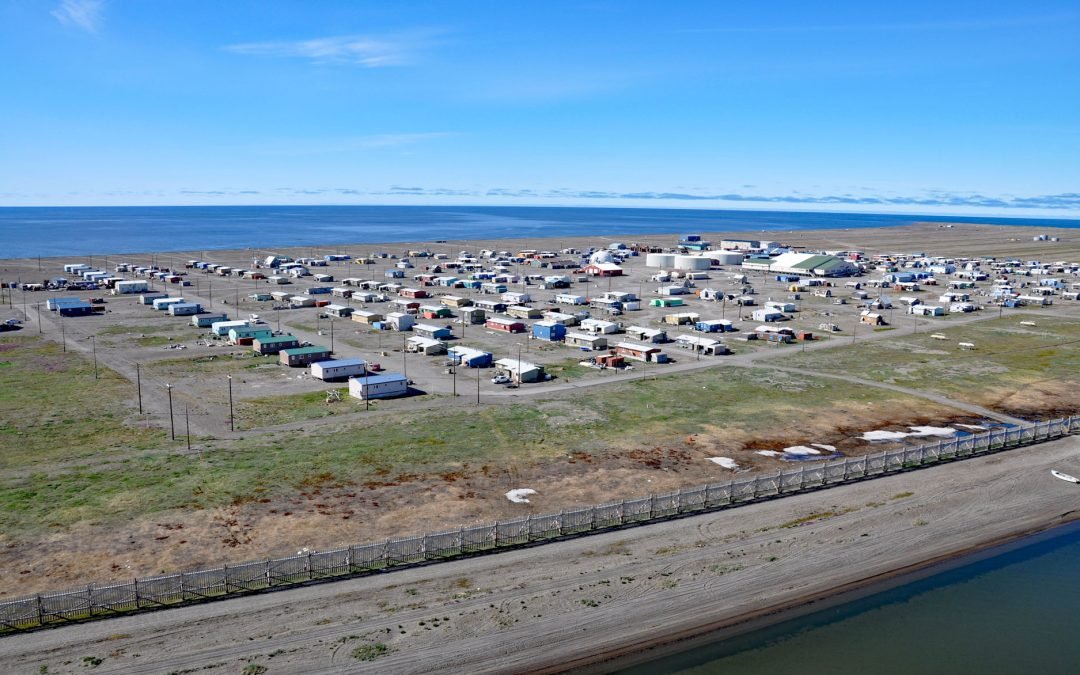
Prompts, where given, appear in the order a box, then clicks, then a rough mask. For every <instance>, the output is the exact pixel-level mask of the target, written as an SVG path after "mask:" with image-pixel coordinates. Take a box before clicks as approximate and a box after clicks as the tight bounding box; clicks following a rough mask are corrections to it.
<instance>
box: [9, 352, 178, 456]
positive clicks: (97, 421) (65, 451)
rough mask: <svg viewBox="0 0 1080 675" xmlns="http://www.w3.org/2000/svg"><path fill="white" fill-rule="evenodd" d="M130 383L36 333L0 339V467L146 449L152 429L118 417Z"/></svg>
mask: <svg viewBox="0 0 1080 675" xmlns="http://www.w3.org/2000/svg"><path fill="white" fill-rule="evenodd" d="M134 396H135V391H134V388H133V387H132V385H131V383H130V382H128V381H127V380H126V379H124V378H122V377H120V376H119V375H117V374H116V373H114V372H113V371H111V370H108V369H107V368H99V379H97V380H95V379H94V367H93V364H92V363H91V362H89V361H87V360H86V359H85V358H83V357H81V356H79V355H77V354H74V353H71V352H67V353H65V352H63V351H62V350H61V347H60V345H58V344H55V343H52V342H48V341H46V340H43V339H40V338H38V337H36V336H33V337H31V336H26V337H23V336H18V337H15V336H12V337H5V338H4V339H2V340H0V448H3V451H2V452H0V470H4V471H9V470H14V469H25V468H28V467H32V466H33V465H34V464H35V463H41V462H54V461H67V460H74V459H79V458H85V457H101V456H107V455H109V454H110V453H113V452H116V451H124V452H129V451H131V450H141V449H145V448H149V447H153V445H154V444H155V442H160V440H161V433H160V432H159V431H151V432H147V431H146V430H145V429H141V428H139V427H137V426H131V425H129V424H127V423H126V422H125V420H126V419H129V418H130V417H131V415H132V412H133V411H132V410H131V406H132V399H134Z"/></svg>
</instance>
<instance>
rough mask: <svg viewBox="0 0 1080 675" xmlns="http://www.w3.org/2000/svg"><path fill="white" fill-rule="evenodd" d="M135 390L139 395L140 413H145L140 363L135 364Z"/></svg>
mask: <svg viewBox="0 0 1080 675" xmlns="http://www.w3.org/2000/svg"><path fill="white" fill-rule="evenodd" d="M135 391H136V392H137V393H138V395H139V414H140V415H142V414H143V410H142V375H141V374H140V373H139V364H138V363H136V364H135Z"/></svg>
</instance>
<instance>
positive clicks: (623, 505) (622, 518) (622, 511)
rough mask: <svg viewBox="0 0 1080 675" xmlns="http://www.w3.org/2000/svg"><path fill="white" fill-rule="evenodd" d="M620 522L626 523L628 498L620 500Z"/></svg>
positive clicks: (621, 523)
mask: <svg viewBox="0 0 1080 675" xmlns="http://www.w3.org/2000/svg"><path fill="white" fill-rule="evenodd" d="M619 524H620V525H625V524H626V500H625V499H624V500H622V501H621V502H619Z"/></svg>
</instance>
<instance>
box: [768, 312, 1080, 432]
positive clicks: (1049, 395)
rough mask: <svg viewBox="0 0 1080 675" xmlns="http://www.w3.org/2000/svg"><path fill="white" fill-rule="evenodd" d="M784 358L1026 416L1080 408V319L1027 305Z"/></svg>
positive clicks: (793, 364) (794, 362)
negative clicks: (1015, 312)
mask: <svg viewBox="0 0 1080 675" xmlns="http://www.w3.org/2000/svg"><path fill="white" fill-rule="evenodd" d="M920 323H922V322H920ZM934 336H938V337H934ZM960 343H969V344H972V345H974V349H964V348H961V347H960ZM784 363H785V364H787V365H791V366H798V367H802V368H807V369H809V370H819V371H822V372H830V373H843V374H846V375H853V376H857V377H861V378H865V379H868V380H873V381H877V382H885V383H889V384H897V385H901V386H904V387H911V388H918V389H920V390H925V391H930V392H934V393H937V394H941V395H943V396H947V397H949V398H952V399H955V400H958V401H965V402H968V403H973V404H976V405H980V406H984V407H986V408H990V409H992V410H997V411H999V412H1003V413H1008V414H1012V415H1017V416H1020V417H1027V416H1037V417H1039V418H1043V417H1053V416H1054V415H1056V414H1072V413H1075V412H1076V411H1077V410H1080V399H1077V397H1076V392H1077V391H1078V390H1080V320H1077V319H1070V318H1064V317H1054V316H1037V315H1034V314H1032V313H1025V314H1024V315H1022V316H1011V317H1010V316H1008V315H1006V316H1004V317H1002V318H993V319H988V320H986V321H979V322H975V323H970V324H967V325H964V326H956V327H948V326H945V325H942V324H938V323H935V322H934V321H931V320H927V321H926V322H925V324H924V325H923V326H921V327H920V332H919V333H918V334H915V335H906V336H902V337H898V338H895V339H889V340H878V341H875V342H873V343H863V344H857V345H853V346H851V347H849V348H845V349H832V350H821V351H817V352H808V353H792V354H791V355H790V356H789V357H788V358H787V359H786V360H785V361H784Z"/></svg>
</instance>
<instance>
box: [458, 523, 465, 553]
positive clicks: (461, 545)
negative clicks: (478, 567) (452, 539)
mask: <svg viewBox="0 0 1080 675" xmlns="http://www.w3.org/2000/svg"><path fill="white" fill-rule="evenodd" d="M464 552H465V526H464V525H462V526H460V527H459V528H458V553H464Z"/></svg>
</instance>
